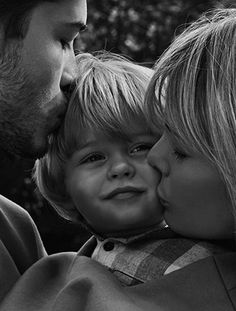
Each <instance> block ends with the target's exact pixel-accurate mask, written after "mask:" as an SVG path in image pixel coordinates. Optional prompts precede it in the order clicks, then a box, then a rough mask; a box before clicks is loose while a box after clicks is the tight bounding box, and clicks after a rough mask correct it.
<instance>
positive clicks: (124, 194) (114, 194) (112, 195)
mask: <svg viewBox="0 0 236 311" xmlns="http://www.w3.org/2000/svg"><path fill="white" fill-rule="evenodd" d="M143 192H145V189H144V188H136V187H130V186H129V187H119V188H116V189H114V190H112V191H110V192H109V193H106V194H104V195H102V198H103V199H104V200H110V199H129V198H131V197H134V196H137V195H139V194H142V193H143Z"/></svg>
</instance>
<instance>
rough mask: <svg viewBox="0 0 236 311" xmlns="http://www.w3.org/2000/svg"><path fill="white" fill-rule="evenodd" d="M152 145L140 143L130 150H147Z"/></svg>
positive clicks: (133, 151) (132, 151)
mask: <svg viewBox="0 0 236 311" xmlns="http://www.w3.org/2000/svg"><path fill="white" fill-rule="evenodd" d="M151 148H152V146H151V145H150V144H140V145H137V146H135V147H134V148H133V149H132V150H131V153H136V152H148V151H149V150H150V149H151Z"/></svg>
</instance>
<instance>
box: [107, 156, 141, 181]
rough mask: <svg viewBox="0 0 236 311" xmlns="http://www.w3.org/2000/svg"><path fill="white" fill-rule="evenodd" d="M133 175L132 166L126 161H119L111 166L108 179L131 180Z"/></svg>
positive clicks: (133, 169)
mask: <svg viewBox="0 0 236 311" xmlns="http://www.w3.org/2000/svg"><path fill="white" fill-rule="evenodd" d="M134 174H135V168H134V166H133V165H132V164H131V163H129V161H128V160H125V159H120V160H118V161H117V160H116V161H115V162H113V163H112V164H111V167H110V169H109V171H108V178H110V179H114V178H124V177H126V178H132V177H133V176H134Z"/></svg>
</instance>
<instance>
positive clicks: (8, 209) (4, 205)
mask: <svg viewBox="0 0 236 311" xmlns="http://www.w3.org/2000/svg"><path fill="white" fill-rule="evenodd" d="M16 215H19V216H22V217H28V212H27V211H26V210H24V209H23V208H22V207H21V206H19V205H18V204H16V203H14V202H13V201H11V200H9V199H7V198H6V197H4V196H2V195H0V217H14V216H16Z"/></svg>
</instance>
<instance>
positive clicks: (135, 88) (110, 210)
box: [35, 53, 225, 285]
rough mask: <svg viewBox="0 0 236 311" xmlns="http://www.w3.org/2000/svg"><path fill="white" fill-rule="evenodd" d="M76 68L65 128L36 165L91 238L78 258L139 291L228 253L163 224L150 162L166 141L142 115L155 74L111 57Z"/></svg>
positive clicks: (84, 58) (55, 201) (49, 193)
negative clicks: (155, 149)
mask: <svg viewBox="0 0 236 311" xmlns="http://www.w3.org/2000/svg"><path fill="white" fill-rule="evenodd" d="M77 64H78V73H77V80H76V87H75V90H74V92H73V94H72V96H71V100H70V103H69V107H68V111H67V114H66V116H65V120H64V123H63V124H62V126H61V128H60V129H59V131H58V132H57V133H55V134H54V135H52V136H51V139H50V146H49V152H48V153H47V155H46V156H45V157H44V158H43V159H41V160H39V161H37V162H36V166H35V178H36V182H37V184H38V187H39V189H40V191H41V193H42V194H43V195H44V196H45V198H47V199H48V200H49V202H51V204H52V205H53V206H54V207H55V208H56V209H57V210H58V212H59V213H60V214H61V215H62V216H63V217H65V218H67V219H69V220H72V221H80V222H81V223H83V224H84V225H85V226H86V227H87V228H88V229H89V230H90V231H91V232H92V233H93V236H92V238H91V239H90V240H89V241H88V242H87V243H86V244H85V246H84V247H82V249H81V250H80V251H79V254H81V255H86V256H91V257H92V258H93V259H95V260H97V261H98V262H100V263H101V264H103V265H105V266H106V267H108V269H110V270H111V271H112V272H113V273H114V274H115V275H116V276H117V277H118V279H119V280H120V281H121V282H122V283H123V284H125V285H134V284H138V283H141V282H145V281H147V280H151V279H154V278H158V277H161V276H162V275H164V274H167V273H170V272H172V271H174V270H176V269H179V268H181V267H183V266H185V265H187V264H189V263H192V262H194V261H196V260H199V259H202V258H204V257H207V256H210V255H211V254H213V253H218V252H223V251H225V248H224V247H223V246H222V243H218V244H217V243H213V242H212V243H209V242H206V241H197V240H196V241H194V240H190V239H184V238H181V237H180V236H177V235H176V234H175V233H174V232H172V231H171V230H169V229H168V228H165V225H164V224H163V216H162V206H161V204H160V201H159V198H158V196H157V192H156V188H157V186H158V184H159V181H160V174H159V172H156V171H155V170H154V169H153V168H152V167H151V166H150V165H149V164H148V163H147V154H148V152H149V150H150V149H151V148H152V146H153V145H154V144H155V143H156V141H157V140H158V139H159V137H160V135H159V134H158V132H155V133H154V132H152V130H151V128H150V125H149V123H148V122H147V121H146V115H145V110H144V94H145V91H146V88H147V85H148V82H149V81H150V79H151V77H152V75H153V71H152V70H151V69H148V68H145V67H142V66H139V65H136V64H134V63H132V62H130V61H128V60H126V59H125V58H123V57H121V56H117V55H114V54H109V53H100V54H98V55H97V56H92V55H90V54H81V55H78V56H77ZM190 208H191V207H190ZM219 238H220V237H219Z"/></svg>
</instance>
